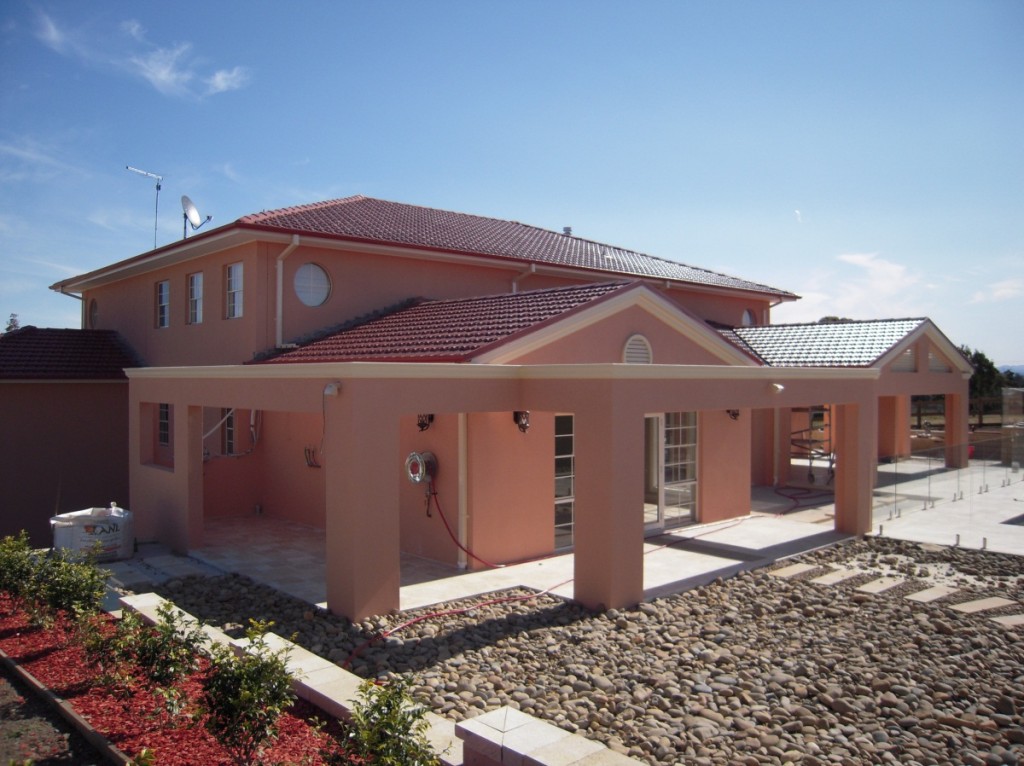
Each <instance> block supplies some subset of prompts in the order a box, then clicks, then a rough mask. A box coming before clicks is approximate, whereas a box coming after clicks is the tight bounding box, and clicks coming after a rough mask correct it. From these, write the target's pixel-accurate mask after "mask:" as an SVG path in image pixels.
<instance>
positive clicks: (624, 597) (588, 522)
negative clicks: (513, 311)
mask: <svg viewBox="0 0 1024 766" xmlns="http://www.w3.org/2000/svg"><path fill="white" fill-rule="evenodd" d="M574 428H575V433H576V445H575V451H576V516H575V556H574V566H575V576H576V581H575V583H574V596H575V598H576V600H577V601H579V602H581V603H582V604H583V605H584V606H586V607H589V608H591V609H613V608H622V607H630V606H634V605H635V604H637V603H639V602H640V601H642V600H643V595H644V562H643V542H644V520H643V503H644V495H643V478H644V476H643V471H644V417H643V412H642V411H640V410H636V409H635V408H634V407H627V408H623V407H622V406H616V402H615V401H614V399H613V400H612V401H609V402H606V403H605V406H601V407H598V408H596V409H588V410H584V411H579V410H578V411H577V412H576V417H575V423H574Z"/></svg>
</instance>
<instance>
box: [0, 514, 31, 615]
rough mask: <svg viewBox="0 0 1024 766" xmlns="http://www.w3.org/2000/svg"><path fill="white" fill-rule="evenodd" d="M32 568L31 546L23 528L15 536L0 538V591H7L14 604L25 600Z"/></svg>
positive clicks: (19, 603)
mask: <svg viewBox="0 0 1024 766" xmlns="http://www.w3.org/2000/svg"><path fill="white" fill-rule="evenodd" d="M34 568H35V561H34V556H33V553H32V546H31V545H29V542H28V533H27V532H25V530H24V529H23V530H21V532H19V533H18V535H17V536H16V537H14V536H11V535H7V536H6V537H4V538H3V539H2V540H0V591H3V592H5V593H7V594H8V595H9V596H10V597H11V598H12V599H13V600H14V602H15V604H16V605H21V604H22V603H23V602H24V600H25V595H26V593H27V588H28V583H29V581H30V580H31V577H32V570H33V569H34Z"/></svg>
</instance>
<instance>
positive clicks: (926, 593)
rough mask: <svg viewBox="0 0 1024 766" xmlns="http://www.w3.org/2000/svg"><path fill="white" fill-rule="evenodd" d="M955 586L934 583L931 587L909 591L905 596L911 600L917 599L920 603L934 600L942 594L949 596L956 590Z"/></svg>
mask: <svg viewBox="0 0 1024 766" xmlns="http://www.w3.org/2000/svg"><path fill="white" fill-rule="evenodd" d="M957 590H958V589H957V588H954V587H953V586H951V585H934V586H932V587H931V588H927V589H925V590H919V591H917V593H911V594H910V595H909V596H907V598H908V599H910V600H911V601H918V602H920V603H922V604H927V603H928V602H930V601H936V600H938V599H940V598H942V597H943V596H950V595H952V594H954V593H956V592H957Z"/></svg>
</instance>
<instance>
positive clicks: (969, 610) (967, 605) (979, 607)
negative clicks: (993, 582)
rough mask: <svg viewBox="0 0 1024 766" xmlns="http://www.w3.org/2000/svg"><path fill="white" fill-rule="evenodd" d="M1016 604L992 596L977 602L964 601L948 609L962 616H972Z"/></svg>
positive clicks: (1006, 599)
mask: <svg viewBox="0 0 1024 766" xmlns="http://www.w3.org/2000/svg"><path fill="white" fill-rule="evenodd" d="M1016 603H1017V602H1016V601H1011V600H1010V599H1008V598H1002V597H1001V596H992V597H990V598H979V599H978V600H977V601H965V602H964V603H962V604H953V606H951V607H950V609H953V610H955V611H957V612H963V613H964V614H974V613H975V612H987V611H988V610H989V609H999V608H1000V607H1004V606H1013V605H1014V604H1016Z"/></svg>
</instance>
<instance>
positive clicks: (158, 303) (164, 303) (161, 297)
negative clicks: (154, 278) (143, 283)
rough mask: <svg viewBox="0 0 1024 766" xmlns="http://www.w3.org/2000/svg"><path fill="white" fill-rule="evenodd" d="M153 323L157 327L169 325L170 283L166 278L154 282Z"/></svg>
mask: <svg viewBox="0 0 1024 766" xmlns="http://www.w3.org/2000/svg"><path fill="white" fill-rule="evenodd" d="M155 308H156V312H155V323H156V326H157V327H170V326H171V283H170V282H168V281H167V280H166V279H165V280H164V281H162V282H157V283H156V300H155Z"/></svg>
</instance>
